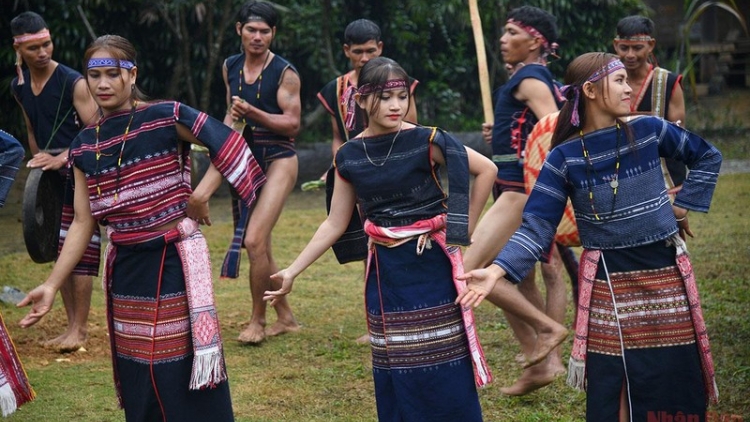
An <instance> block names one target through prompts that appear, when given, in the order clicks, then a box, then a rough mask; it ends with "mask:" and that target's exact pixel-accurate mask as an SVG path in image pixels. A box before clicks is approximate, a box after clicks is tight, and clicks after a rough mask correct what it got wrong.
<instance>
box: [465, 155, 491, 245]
mask: <svg viewBox="0 0 750 422" xmlns="http://www.w3.org/2000/svg"><path fill="white" fill-rule="evenodd" d="M466 152H467V153H468V155H469V173H471V175H472V176H474V183H473V184H472V187H471V196H470V198H469V235H471V234H472V233H474V229H475V228H476V226H477V223H478V221H479V216H481V215H482V211H484V206H485V205H486V204H487V198H489V196H490V193H491V192H492V186H493V185H494V184H495V176H496V174H497V166H495V163H493V162H492V161H491V160H490V159H489V158H487V157H485V156H484V155H482V154H480V153H478V152H477V151H475V150H473V149H471V148H466Z"/></svg>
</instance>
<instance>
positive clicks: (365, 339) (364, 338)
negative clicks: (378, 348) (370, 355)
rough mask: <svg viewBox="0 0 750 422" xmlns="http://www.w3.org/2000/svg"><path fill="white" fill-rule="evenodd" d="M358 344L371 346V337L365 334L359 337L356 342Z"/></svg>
mask: <svg viewBox="0 0 750 422" xmlns="http://www.w3.org/2000/svg"><path fill="white" fill-rule="evenodd" d="M355 341H356V342H357V344H370V335H369V334H363V335H361V336H359V337H357V340H355Z"/></svg>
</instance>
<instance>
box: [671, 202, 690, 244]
mask: <svg viewBox="0 0 750 422" xmlns="http://www.w3.org/2000/svg"><path fill="white" fill-rule="evenodd" d="M672 212H673V213H674V218H675V220H677V228H679V230H680V237H681V238H682V240H687V239H686V238H685V235H688V236H690V237H694V236H693V231H692V230H690V223H688V210H687V209H685V208H682V207H678V206H677V205H672Z"/></svg>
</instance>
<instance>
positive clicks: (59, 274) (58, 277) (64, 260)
mask: <svg viewBox="0 0 750 422" xmlns="http://www.w3.org/2000/svg"><path fill="white" fill-rule="evenodd" d="M73 174H74V177H75V196H74V198H73V207H74V210H75V214H74V216H73V222H72V224H71V225H70V228H69V229H68V235H67V237H66V238H65V243H64V244H63V248H62V251H61V252H60V256H59V257H58V258H57V262H55V266H54V267H53V268H52V272H51V273H50V275H49V277H47V280H46V281H45V282H44V283H43V284H41V285H39V286H38V287H36V288H35V289H33V290H32V291H30V292H29V294H28V295H26V297H25V298H24V299H23V300H22V301H21V302H19V303H18V306H19V307H22V306H27V305H30V304H31V305H32V307H31V310H30V311H29V312H28V313H27V314H26V316H25V317H24V318H23V319H22V320H21V321H20V323H19V324H20V325H21V326H22V327H30V326H32V325H34V324H36V323H37V322H39V320H40V319H42V317H44V315H45V314H47V312H49V311H50V309H52V304H53V303H54V300H55V294H56V293H57V291H58V290H59V289H60V286H62V284H63V283H64V282H65V281H66V280H67V277H68V276H69V275H70V274H71V273H72V271H73V268H75V266H76V264H78V262H79V261H80V260H81V258H82V257H83V254H84V252H85V251H86V247H87V246H88V244H89V240H91V236H93V234H94V230H95V229H96V225H97V222H96V220H95V219H94V217H93V216H92V215H91V204H90V203H89V196H88V186H87V185H86V177H85V176H84V174H83V172H81V171H80V170H78V169H77V168H75V167H74V168H73Z"/></svg>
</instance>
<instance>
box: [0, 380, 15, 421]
mask: <svg viewBox="0 0 750 422" xmlns="http://www.w3.org/2000/svg"><path fill="white" fill-rule="evenodd" d="M17 408H18V405H17V403H16V395H15V394H13V389H11V388H10V384H8V383H5V384H3V385H2V387H0V411H2V414H3V417H6V416H8V415H10V414H11V413H13V412H15V411H16V409H17Z"/></svg>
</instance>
